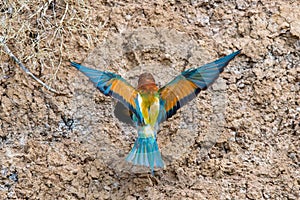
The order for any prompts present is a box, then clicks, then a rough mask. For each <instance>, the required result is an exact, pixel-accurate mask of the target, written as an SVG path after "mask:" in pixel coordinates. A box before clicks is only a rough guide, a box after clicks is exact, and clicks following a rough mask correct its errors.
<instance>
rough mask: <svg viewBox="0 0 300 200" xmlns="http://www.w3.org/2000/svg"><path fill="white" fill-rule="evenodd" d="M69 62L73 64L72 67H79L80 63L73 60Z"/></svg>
mask: <svg viewBox="0 0 300 200" xmlns="http://www.w3.org/2000/svg"><path fill="white" fill-rule="evenodd" d="M69 62H70V63H71V65H72V66H73V67H75V68H76V69H79V68H80V67H81V65H80V64H78V63H76V62H73V61H71V60H70V61H69Z"/></svg>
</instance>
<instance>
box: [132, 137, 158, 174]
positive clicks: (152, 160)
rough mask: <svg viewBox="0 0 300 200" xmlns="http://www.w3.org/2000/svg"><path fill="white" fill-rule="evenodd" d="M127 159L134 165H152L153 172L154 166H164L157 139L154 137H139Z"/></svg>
mask: <svg viewBox="0 0 300 200" xmlns="http://www.w3.org/2000/svg"><path fill="white" fill-rule="evenodd" d="M126 160H127V161H128V162H131V163H133V164H134V165H143V166H146V167H150V169H151V173H152V174H153V172H154V167H164V162H163V160H162V158H161V154H160V151H159V148H158V145H157V142H156V139H155V138H153V137H149V138H140V137H138V138H137V140H136V141H135V143H134V146H133V148H132V150H131V151H130V153H129V154H128V156H127V157H126Z"/></svg>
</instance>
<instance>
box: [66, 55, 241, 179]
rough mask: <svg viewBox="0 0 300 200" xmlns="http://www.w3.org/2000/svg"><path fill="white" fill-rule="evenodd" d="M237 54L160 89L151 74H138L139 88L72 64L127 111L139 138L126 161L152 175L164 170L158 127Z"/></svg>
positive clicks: (113, 75)
mask: <svg viewBox="0 0 300 200" xmlns="http://www.w3.org/2000/svg"><path fill="white" fill-rule="evenodd" d="M239 53H240V50H239V51H236V52H234V53H232V54H230V55H227V56H224V57H222V58H220V59H218V60H216V61H214V62H211V63H209V64H206V65H203V66H201V67H198V68H195V69H193V68H192V69H188V70H185V71H183V72H182V73H181V74H180V75H179V76H177V77H175V78H174V79H173V80H172V81H171V82H169V83H168V84H167V85H165V86H164V87H162V88H158V86H157V85H156V83H155V80H154V78H153V76H152V75H151V74H150V73H144V74H142V75H140V77H139V80H138V86H137V87H136V88H134V87H133V86H131V85H130V84H129V83H128V82H127V81H126V80H125V79H123V78H122V77H121V76H120V75H117V74H115V73H112V72H106V71H98V70H95V69H91V68H88V67H85V66H82V65H80V64H77V63H75V62H71V65H72V66H74V67H76V68H77V69H78V70H79V71H81V72H82V73H83V74H85V75H86V76H87V77H89V79H90V80H91V82H93V83H94V84H95V86H96V87H97V88H98V89H99V90H100V91H101V92H102V93H103V94H104V95H106V96H112V97H113V98H115V99H117V100H118V101H120V102H121V103H122V104H123V105H124V106H125V107H126V108H127V109H128V110H129V112H130V113H131V119H132V120H133V122H134V123H135V125H136V128H137V132H138V137H137V139H136V141H135V143H134V146H133V148H132V150H131V151H130V153H129V154H128V156H127V157H126V160H127V161H128V162H132V163H133V164H134V165H144V166H147V167H150V169H151V173H152V174H153V172H154V167H164V162H163V160H162V157H161V154H160V151H159V148H158V145H157V141H156V135H157V132H158V129H159V124H160V123H162V122H163V121H164V120H166V119H168V118H170V117H171V116H173V115H174V114H175V113H176V111H177V110H178V109H179V108H181V107H182V106H184V105H185V104H187V102H189V101H191V100H192V99H193V98H194V97H196V96H197V94H199V92H200V91H201V90H205V89H207V87H208V86H210V85H211V84H212V83H213V82H214V81H215V80H216V79H217V78H218V76H219V74H220V73H221V72H223V70H224V68H225V66H227V64H228V63H229V62H230V61H231V60H232V59H233V58H234V57H235V56H237V55H238V54H239Z"/></svg>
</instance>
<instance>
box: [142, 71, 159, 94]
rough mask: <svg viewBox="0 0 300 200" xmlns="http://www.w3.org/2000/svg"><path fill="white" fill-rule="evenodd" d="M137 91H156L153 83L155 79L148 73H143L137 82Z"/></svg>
mask: <svg viewBox="0 0 300 200" xmlns="http://www.w3.org/2000/svg"><path fill="white" fill-rule="evenodd" d="M137 89H138V90H143V91H157V90H158V87H157V85H156V83H155V79H154V77H153V76H152V74H150V73H143V74H141V75H140V77H139V80H138V86H137Z"/></svg>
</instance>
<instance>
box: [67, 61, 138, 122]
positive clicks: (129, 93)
mask: <svg viewBox="0 0 300 200" xmlns="http://www.w3.org/2000/svg"><path fill="white" fill-rule="evenodd" d="M71 65H72V66H73V67H75V68H77V69H78V70H79V71H81V72H82V73H83V74H85V75H86V76H87V77H88V78H89V79H90V81H91V82H93V83H94V85H95V86H96V87H97V88H98V89H99V90H100V91H101V92H102V93H103V94H104V95H106V96H112V97H113V98H115V99H117V100H118V101H120V102H121V103H122V104H123V105H124V106H125V107H126V108H127V109H129V110H131V111H132V112H133V113H134V114H135V115H136V116H137V118H138V119H142V115H141V113H140V111H139V110H140V109H137V106H138V103H137V95H138V92H137V90H136V89H135V88H134V87H132V86H131V85H130V84H129V83H128V82H127V81H126V80H125V79H123V78H122V77H121V76H120V75H117V74H114V73H112V72H105V71H98V70H95V69H91V68H88V67H85V66H83V65H80V64H78V63H75V62H71ZM141 121H142V120H141Z"/></svg>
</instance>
